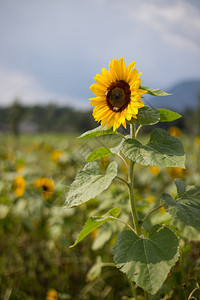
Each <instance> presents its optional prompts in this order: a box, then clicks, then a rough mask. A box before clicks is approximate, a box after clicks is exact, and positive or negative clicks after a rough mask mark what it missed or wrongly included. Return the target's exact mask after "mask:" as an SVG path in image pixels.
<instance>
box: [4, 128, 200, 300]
mask: <svg viewBox="0 0 200 300" xmlns="http://www.w3.org/2000/svg"><path fill="white" fill-rule="evenodd" d="M169 133H170V134H171V135H172V136H178V137H179V139H181V140H182V143H183V145H184V147H185V150H186V153H187V159H186V169H182V168H161V167H156V166H149V167H148V168H147V167H146V168H144V167H143V166H140V165H139V166H137V169H136V171H135V174H136V175H135V187H136V189H135V198H136V202H137V207H138V211H139V214H140V215H141V216H142V215H143V214H144V213H145V212H146V211H148V210H149V208H152V209H153V208H154V207H156V206H157V205H158V204H159V197H158V195H160V194H161V193H162V192H163V191H165V192H166V191H167V192H169V193H171V194H172V195H174V196H176V188H175V185H174V179H175V178H177V177H178V178H181V179H183V180H184V181H185V182H187V184H188V185H196V184H198V183H199V182H200V137H198V136H196V137H195V136H194V137H192V136H188V135H185V134H184V133H182V132H181V131H180V129H178V128H177V127H171V128H170V129H169ZM143 139H146V135H144V136H143ZM118 143H119V137H118V136H116V137H111V136H103V137H101V138H98V139H97V138H96V139H94V140H92V141H90V142H87V143H86V142H84V141H79V140H77V139H76V138H75V136H69V135H68V136H66V135H64V134H62V135H58V134H57V135H54V134H48V135H47V134H46V135H45V134H40V135H36V134H35V135H21V136H19V137H16V136H13V135H11V134H6V135H5V134H1V144H0V253H1V256H0V297H1V299H4V300H8V299H20V300H21V299H27V300H28V299H30V300H31V299H48V300H53V299H77V300H78V299H80V300H81V299H124V300H125V299H136V298H134V295H133V291H132V285H131V283H130V282H128V281H127V279H126V277H125V274H124V273H121V272H120V271H119V270H118V269H116V268H114V265H113V260H112V250H111V247H110V246H113V245H114V244H115V242H116V237H117V234H118V233H119V232H120V230H121V229H122V228H123V226H124V225H123V224H119V223H117V224H113V222H108V223H106V224H104V225H103V226H101V227H99V228H97V229H95V230H93V231H92V233H91V234H90V235H89V236H88V237H87V238H86V239H85V240H84V241H83V242H82V243H80V244H79V245H77V246H76V247H75V248H73V249H70V248H69V247H70V245H73V243H74V241H75V240H76V238H77V236H78V233H79V232H80V230H81V227H82V224H84V223H85V221H86V220H87V219H88V218H89V217H90V216H91V215H97V216H99V215H103V214H104V213H105V212H106V211H107V210H108V209H109V208H110V207H116V206H117V207H119V208H120V211H121V216H122V218H123V216H124V218H123V220H126V221H128V220H127V218H128V214H129V207H128V193H127V191H126V189H125V187H124V184H123V182H119V181H114V182H113V183H112V185H111V188H110V189H108V190H105V191H104V192H103V193H102V194H101V195H100V196H98V197H95V198H94V199H91V200H90V201H89V202H87V204H82V205H80V206H79V207H78V208H70V209H67V208H63V204H64V202H65V199H66V195H67V192H68V189H69V185H70V184H71V183H72V181H73V179H74V178H75V176H76V174H77V172H78V171H79V170H81V169H82V167H83V166H84V159H85V157H87V156H88V154H89V153H90V152H91V150H92V149H93V148H94V147H96V146H97V145H98V146H99V144H100V146H101V145H102V144H103V145H106V146H107V145H109V146H115V145H117V144H118ZM114 159H116V160H119V158H118V157H116V158H114ZM109 162H110V156H105V157H104V158H102V159H99V163H100V169H101V170H102V171H103V170H105V169H106V167H107V166H108V164H109ZM118 164H119V166H120V167H119V173H120V172H124V164H123V162H120V160H119V161H118ZM175 222H176V224H175ZM169 223H170V224H174V225H176V226H178V227H179V228H181V229H182V235H181V238H180V239H181V241H180V248H181V249H180V252H181V255H180V259H179V260H178V262H177V263H176V265H175V266H174V267H173V269H172V270H171V272H170V274H169V275H168V277H167V279H166V281H165V282H164V285H163V286H162V288H161V289H160V290H159V291H158V292H157V293H156V294H155V295H153V296H151V299H200V289H199V282H200V231H197V230H195V229H193V228H192V227H190V226H184V225H183V224H182V223H178V224H177V221H174V220H173V219H172V217H171V216H170V215H169V214H168V213H167V212H165V210H164V209H162V208H160V209H159V210H157V211H156V212H155V213H154V214H153V216H152V218H151V224H150V221H147V222H146V224H145V226H146V227H150V226H152V225H153V224H169ZM183 227H184V228H183ZM137 295H138V296H137V299H143V296H142V295H143V294H142V292H140V288H139V287H137Z"/></svg>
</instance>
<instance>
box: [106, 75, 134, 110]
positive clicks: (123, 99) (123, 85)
mask: <svg viewBox="0 0 200 300" xmlns="http://www.w3.org/2000/svg"><path fill="white" fill-rule="evenodd" d="M130 96H131V91H130V86H129V84H128V83H127V82H126V81H124V80H118V81H116V82H113V83H112V84H111V85H110V86H109V88H108V90H107V93H106V101H107V104H108V106H109V108H110V109H111V110H113V111H114V112H121V111H123V110H124V109H125V108H126V107H127V106H128V104H129V103H130V99H131V98H130Z"/></svg>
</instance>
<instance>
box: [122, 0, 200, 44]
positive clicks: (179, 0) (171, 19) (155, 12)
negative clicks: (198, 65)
mask: <svg viewBox="0 0 200 300" xmlns="http://www.w3.org/2000/svg"><path fill="white" fill-rule="evenodd" d="M118 8H119V9H120V10H123V11H124V12H126V15H128V16H129V20H130V21H131V22H132V23H134V24H136V20H137V21H138V26H142V24H143V25H144V24H146V25H148V27H149V28H152V29H153V30H155V31H157V32H158V33H159V35H160V37H162V38H163V39H164V40H166V41H168V42H170V43H172V44H174V45H175V46H178V47H180V48H183V47H186V48H190V49H193V50H194V49H195V50H199V49H200V11H199V9H197V7H195V6H194V5H192V4H191V3H189V2H187V1H184V0H175V1H163V0H161V1H156V0H154V1H147V0H145V1H141V2H140V3H138V4H137V5H136V6H135V9H133V2H132V1H126V2H125V1H124V2H123V5H122V4H119V3H118Z"/></svg>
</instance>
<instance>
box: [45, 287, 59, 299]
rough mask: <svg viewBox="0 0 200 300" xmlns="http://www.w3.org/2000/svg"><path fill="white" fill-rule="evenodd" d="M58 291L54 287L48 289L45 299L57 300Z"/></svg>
mask: <svg viewBox="0 0 200 300" xmlns="http://www.w3.org/2000/svg"><path fill="white" fill-rule="evenodd" d="M57 299H58V293H57V292H56V290H54V289H49V290H48V292H47V296H46V300H57Z"/></svg>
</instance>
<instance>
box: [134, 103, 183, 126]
mask: <svg viewBox="0 0 200 300" xmlns="http://www.w3.org/2000/svg"><path fill="white" fill-rule="evenodd" d="M179 118H181V115H180V114H178V113H175V112H173V111H171V110H168V109H164V108H157V109H156V108H153V109H152V108H150V107H148V106H144V107H142V108H139V110H138V114H137V119H134V118H132V119H131V123H132V124H134V123H137V124H140V125H154V124H157V123H158V122H171V121H175V120H177V119H179Z"/></svg>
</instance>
